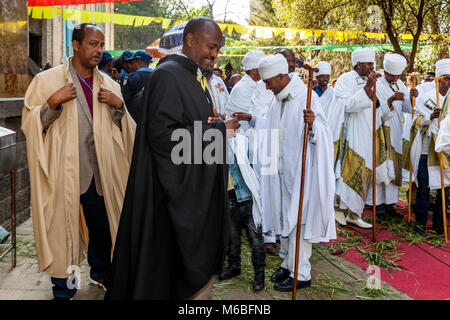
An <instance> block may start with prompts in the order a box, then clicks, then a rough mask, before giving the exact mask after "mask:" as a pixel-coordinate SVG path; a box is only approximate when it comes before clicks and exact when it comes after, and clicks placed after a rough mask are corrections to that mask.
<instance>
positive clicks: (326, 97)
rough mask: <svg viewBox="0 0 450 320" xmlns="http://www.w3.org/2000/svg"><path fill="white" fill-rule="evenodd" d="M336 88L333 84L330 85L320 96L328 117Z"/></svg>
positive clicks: (324, 111)
mask: <svg viewBox="0 0 450 320" xmlns="http://www.w3.org/2000/svg"><path fill="white" fill-rule="evenodd" d="M333 95H334V88H333V87H332V86H328V88H327V90H325V92H324V93H323V94H322V95H321V96H320V98H319V99H320V104H321V105H322V109H323V113H324V114H325V117H328V114H329V113H330V106H331V102H332V101H333Z"/></svg>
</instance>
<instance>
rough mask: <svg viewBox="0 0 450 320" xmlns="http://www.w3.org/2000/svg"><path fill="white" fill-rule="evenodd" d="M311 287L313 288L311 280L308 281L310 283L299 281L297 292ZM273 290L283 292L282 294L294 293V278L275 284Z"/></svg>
mask: <svg viewBox="0 0 450 320" xmlns="http://www.w3.org/2000/svg"><path fill="white" fill-rule="evenodd" d="M309 286H311V280H308V281H297V290H298V289H302V288H307V287H309ZM273 288H274V289H275V290H276V291H282V292H289V291H292V289H294V278H291V277H289V278H287V279H286V280H284V281H281V282H279V283H275V285H274V286H273Z"/></svg>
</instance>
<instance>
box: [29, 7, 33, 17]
mask: <svg viewBox="0 0 450 320" xmlns="http://www.w3.org/2000/svg"><path fill="white" fill-rule="evenodd" d="M31 10H33V7H28V15H30V14H31Z"/></svg>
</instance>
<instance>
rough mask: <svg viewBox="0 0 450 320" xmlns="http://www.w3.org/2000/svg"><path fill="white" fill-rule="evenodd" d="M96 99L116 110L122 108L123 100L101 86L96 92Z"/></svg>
mask: <svg viewBox="0 0 450 320" xmlns="http://www.w3.org/2000/svg"><path fill="white" fill-rule="evenodd" d="M98 101H100V102H101V103H106V104H108V105H110V106H112V107H114V108H116V109H118V110H120V109H122V107H123V101H122V99H120V98H119V97H118V96H117V95H115V94H114V92H112V91H111V90H108V89H105V88H101V89H100V92H99V93H98Z"/></svg>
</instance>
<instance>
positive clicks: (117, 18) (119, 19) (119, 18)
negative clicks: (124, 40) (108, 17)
mask: <svg viewBox="0 0 450 320" xmlns="http://www.w3.org/2000/svg"><path fill="white" fill-rule="evenodd" d="M124 17H125V16H124V15H123V14H113V16H112V22H113V23H114V24H121V25H124V24H125V23H124V21H123V19H124Z"/></svg>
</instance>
